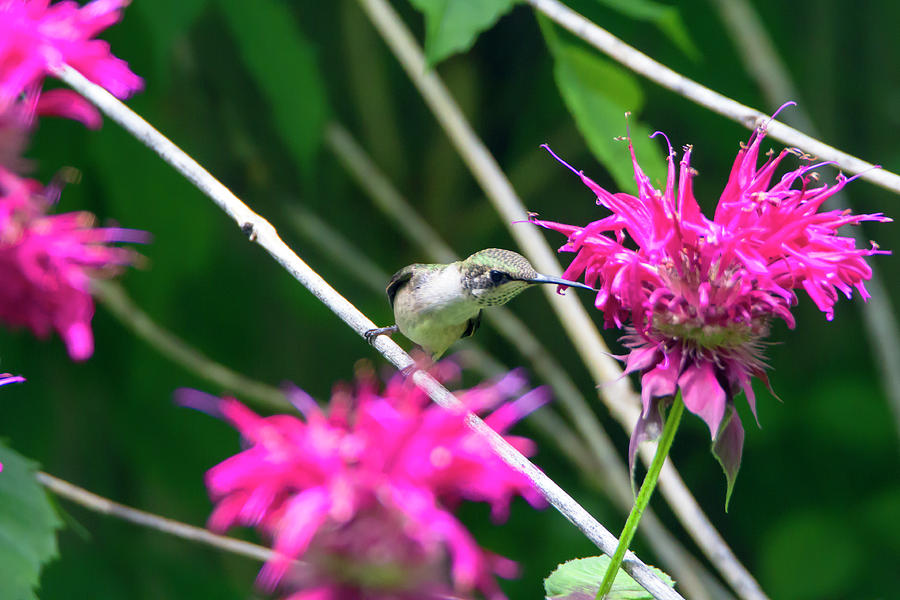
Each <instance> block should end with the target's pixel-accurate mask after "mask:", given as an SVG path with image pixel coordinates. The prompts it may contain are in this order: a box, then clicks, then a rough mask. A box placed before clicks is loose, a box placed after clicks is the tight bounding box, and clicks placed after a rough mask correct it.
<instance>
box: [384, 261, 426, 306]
mask: <svg viewBox="0 0 900 600" xmlns="http://www.w3.org/2000/svg"><path fill="white" fill-rule="evenodd" d="M418 266H419V265H407V266H405V267H403V268H402V269H400V270H399V271H397V272H396V273H394V276H393V277H391V280H390V281H389V282H388V285H387V296H388V300H389V301H390V303H391V308H394V298H395V297H396V296H397V291H398V290H399V289H400V288H402V287H403V286H404V285H406V284H407V283H409V280H410V279H412V276H413V271H414V270H415V268H416V267H418Z"/></svg>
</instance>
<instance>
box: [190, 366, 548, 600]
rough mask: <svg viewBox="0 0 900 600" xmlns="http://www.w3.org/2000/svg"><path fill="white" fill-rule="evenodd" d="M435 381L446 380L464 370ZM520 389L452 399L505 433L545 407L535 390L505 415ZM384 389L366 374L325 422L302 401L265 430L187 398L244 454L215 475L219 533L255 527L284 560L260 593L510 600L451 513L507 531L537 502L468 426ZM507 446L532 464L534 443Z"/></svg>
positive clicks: (498, 566) (277, 561) (482, 390)
mask: <svg viewBox="0 0 900 600" xmlns="http://www.w3.org/2000/svg"><path fill="white" fill-rule="evenodd" d="M434 369H435V370H434V371H433V372H432V374H433V375H435V376H436V377H439V378H441V379H447V377H448V376H449V375H450V374H451V372H454V371H455V369H456V367H455V365H452V363H448V362H447V361H444V362H443V363H439V364H438V365H436V366H435V368H434ZM523 384H524V380H523V379H522V377H521V376H520V375H519V374H518V373H515V372H513V373H511V374H509V375H507V376H506V377H504V378H502V379H500V380H499V381H496V382H494V383H492V384H489V385H484V386H481V387H477V388H472V389H469V390H464V391H462V392H458V393H457V395H458V397H459V398H460V400H462V402H463V403H464V404H465V405H466V406H467V407H468V408H469V409H470V410H472V411H474V412H481V413H484V412H487V411H493V412H491V414H490V415H489V416H487V417H486V421H487V423H488V424H489V425H491V426H492V427H493V428H494V429H495V430H497V431H498V432H501V433H503V432H505V431H506V430H507V429H509V428H510V427H511V426H512V425H513V424H514V423H515V422H516V421H518V420H519V419H521V418H522V417H524V416H525V415H527V414H528V413H530V412H531V411H532V410H534V409H536V408H538V407H539V406H541V405H542V404H543V403H544V402H545V401H546V394H545V393H544V391H543V390H540V389H538V390H534V391H531V392H528V393H526V394H525V395H524V396H522V397H520V398H519V399H518V400H515V401H513V402H507V400H509V399H510V398H511V397H514V396H515V395H516V394H517V393H518V392H519V391H520V390H521V389H522V386H523ZM378 388H379V386H378V385H377V383H376V382H375V381H374V379H373V378H372V377H371V376H369V375H366V374H363V375H362V376H359V377H358V379H357V383H356V385H355V387H350V386H338V387H336V388H335V390H334V392H333V394H332V397H331V402H330V406H329V408H328V411H327V413H326V412H323V411H322V410H320V409H319V407H318V406H317V405H316V403H315V402H314V401H313V400H312V399H311V398H309V397H308V396H306V395H305V394H303V393H302V392H301V391H299V390H296V391H295V393H294V394H293V395H294V404H295V405H296V406H297V408H298V409H299V410H300V411H301V412H302V413H303V418H298V417H295V416H291V415H277V416H273V417H268V418H263V417H260V416H258V415H256V414H254V413H253V412H252V411H250V410H249V409H248V408H246V407H245V406H244V405H243V404H241V403H239V402H238V401H237V400H234V399H224V400H219V399H218V398H210V397H206V398H202V397H200V396H198V395H199V394H200V392H196V391H194V390H180V391H179V392H178V398H179V402H180V403H182V404H185V405H189V406H193V407H195V408H203V409H204V410H207V411H209V409H210V408H212V412H218V413H219V414H221V415H222V416H224V418H225V419H227V420H228V421H229V422H231V423H232V424H233V425H234V426H235V427H236V428H237V429H238V430H239V431H240V432H241V435H242V436H243V438H244V440H245V444H246V449H245V450H244V451H243V452H241V453H239V454H237V455H236V456H233V457H231V458H229V459H227V460H225V461H224V462H222V463H221V464H219V465H217V466H215V467H213V468H212V469H211V470H210V471H209V472H208V473H207V477H206V483H207V487H208V488H209V492H210V495H211V497H212V498H213V500H214V501H215V502H216V508H215V510H214V511H213V513H212V515H211V517H210V520H209V525H210V527H211V528H212V529H213V530H216V531H225V530H226V529H228V528H229V527H231V526H233V525H238V524H239V525H247V526H254V527H256V528H257V529H259V530H260V531H261V532H262V533H263V534H264V535H266V536H267V537H270V538H271V539H272V540H273V549H274V550H275V551H276V552H277V553H278V556H277V558H274V559H272V560H270V561H269V562H268V563H266V565H265V566H264V567H263V570H262V571H261V572H260V583H261V584H262V585H263V586H264V587H265V588H268V589H271V588H274V587H275V586H276V585H277V584H280V586H281V588H282V589H284V590H287V593H288V594H289V596H288V598H290V600H300V599H312V598H316V599H332V600H344V599H347V598H367V599H374V600H378V599H384V600H387V599H395V600H418V599H422V598H434V599H437V598H446V597H448V595H449V594H452V595H453V597H460V595H464V596H468V595H470V594H471V593H472V592H473V590H476V589H477V590H480V591H481V592H482V593H483V594H485V596H487V597H488V598H504V596H503V594H502V592H501V591H500V588H499V587H498V586H497V583H496V581H495V580H494V575H500V576H502V577H511V576H513V575H514V574H515V563H513V562H511V561H509V560H508V559H505V558H502V557H499V556H496V555H493V554H491V553H489V552H487V551H485V550H483V549H482V548H480V547H479V546H478V545H477V543H476V542H475V540H474V539H473V537H472V535H471V534H470V533H469V532H468V531H467V530H466V528H465V526H464V525H463V524H462V523H461V522H460V521H459V520H458V519H457V518H456V517H455V516H454V515H453V508H454V507H455V506H456V505H457V504H459V502H461V501H464V500H468V501H480V502H487V503H488V504H490V505H491V508H492V514H493V516H494V518H495V520H498V521H501V520H504V519H505V518H506V515H507V511H508V507H509V503H510V501H511V500H512V498H513V497H514V496H516V495H521V496H523V497H524V498H525V499H527V500H528V501H529V502H530V503H531V504H533V505H536V506H540V505H542V504H543V501H542V498H541V496H540V495H539V493H538V492H537V490H535V489H534V488H533V487H532V486H531V484H530V482H529V481H528V480H527V479H525V478H524V477H523V476H522V475H520V474H519V473H517V472H516V471H514V470H512V469H511V468H510V467H509V466H508V465H506V464H505V463H504V462H502V461H501V460H500V459H499V458H498V457H497V456H496V455H495V454H494V453H493V452H492V450H491V448H490V447H489V445H488V443H487V442H486V441H485V440H483V439H482V438H481V437H479V436H478V435H476V434H474V433H473V432H472V431H470V430H469V429H468V427H466V424H465V419H464V414H462V413H454V412H450V411H447V410H445V409H443V408H441V407H439V406H437V405H434V404H432V403H431V401H430V400H429V398H428V397H427V396H426V395H425V394H424V393H423V392H422V391H421V390H419V389H418V388H417V387H415V386H414V385H413V384H412V383H411V382H409V381H406V380H405V379H404V378H403V377H400V376H396V377H394V378H393V379H391V380H390V382H389V383H388V384H387V386H386V388H385V389H384V390H379V389H378ZM204 396H205V395H204ZM210 400H212V403H210ZM506 439H507V440H508V441H509V442H510V443H512V444H513V445H514V446H516V447H517V448H518V449H519V450H521V451H522V452H524V453H526V454H531V453H532V452H533V451H534V444H533V443H532V442H531V441H530V440H528V439H525V438H520V437H514V436H507V437H506ZM297 559H302V561H303V562H302V563H295V562H294V561H295V560H297ZM447 568H449V576H448V575H447V574H446V573H445V571H446V569H447Z"/></svg>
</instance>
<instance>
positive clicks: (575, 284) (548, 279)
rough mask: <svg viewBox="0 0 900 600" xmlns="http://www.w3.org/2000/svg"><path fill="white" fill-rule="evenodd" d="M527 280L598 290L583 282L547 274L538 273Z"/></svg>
mask: <svg viewBox="0 0 900 600" xmlns="http://www.w3.org/2000/svg"><path fill="white" fill-rule="evenodd" d="M528 282H529V283H555V284H556V285H565V286H568V287H577V288H582V289H585V290H591V291H594V292H596V291H599V290H596V289H594V288H592V287H591V286H589V285H586V284H584V283H578V282H577V281H569V280H568V279H562V278H560V277H550V276H549V275H541V274H540V273H538V275H537V277H535V278H534V279H529V280H528Z"/></svg>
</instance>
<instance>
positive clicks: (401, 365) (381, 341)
mask: <svg viewBox="0 0 900 600" xmlns="http://www.w3.org/2000/svg"><path fill="white" fill-rule="evenodd" d="M55 75H56V76H57V77H59V78H60V79H62V80H63V81H64V82H65V83H66V84H67V85H69V86H70V87H72V88H73V89H75V90H76V91H77V92H78V93H79V94H81V95H82V96H84V97H85V98H87V99H88V100H89V101H90V102H92V103H93V104H94V105H96V106H97V107H98V108H99V109H100V110H101V111H102V112H103V113H104V114H105V115H107V116H108V117H109V118H110V119H112V120H113V121H115V122H116V123H118V124H119V125H121V126H122V127H123V128H124V129H125V130H126V131H128V132H129V133H130V134H131V135H133V136H134V137H136V138H137V139H138V140H140V141H141V142H142V143H144V144H146V145H147V146H148V147H149V148H150V149H151V150H153V151H154V152H156V153H157V154H158V155H159V156H160V157H161V158H162V159H163V160H164V161H166V162H167V163H169V164H170V165H171V166H173V167H174V168H175V169H176V170H177V171H178V172H179V173H181V174H182V175H183V176H184V177H185V178H186V179H188V181H190V182H192V183H193V184H194V185H195V186H197V188H198V189H200V190H201V191H202V192H203V193H204V194H206V195H207V196H208V197H209V198H210V199H211V200H212V201H213V202H214V203H215V204H216V205H217V206H218V207H219V208H221V209H222V210H223V211H224V212H225V213H226V214H227V215H228V216H230V217H231V218H232V219H233V220H234V221H235V223H237V225H238V227H240V229H241V231H242V232H243V233H244V234H245V235H246V236H247V237H248V239H249V240H250V241H251V242H255V243H257V244H259V245H260V246H261V247H262V248H263V249H264V250H266V251H267V252H268V253H269V254H270V255H271V256H272V258H274V259H275V260H276V261H277V262H278V263H279V264H280V265H281V266H282V267H284V268H285V269H286V270H287V271H288V272H289V273H290V274H291V275H292V276H293V277H294V278H295V279H296V280H297V281H298V282H300V283H301V284H302V285H303V286H304V287H306V289H308V290H309V291H310V292H311V293H312V294H313V295H314V296H315V297H316V298H318V299H319V300H320V301H321V302H322V303H323V304H325V305H326V306H327V307H328V308H329V309H330V310H331V311H332V312H334V313H335V314H336V315H337V316H338V317H339V318H340V319H341V320H342V321H344V322H345V323H346V324H347V325H349V326H350V327H351V328H352V329H353V330H354V331H356V333H357V334H358V335H359V336H360V337H363V334H364V333H365V332H366V331H368V330H369V329H373V328H374V327H375V324H374V323H373V322H372V321H371V320H370V319H369V318H368V317H366V316H365V315H364V314H363V313H362V312H360V311H359V309H357V308H356V307H355V306H354V305H353V304H352V303H350V302H349V301H348V300H347V299H346V298H344V297H343V296H341V295H340V294H339V293H338V292H337V290H335V289H334V288H333V287H331V286H330V285H329V284H328V282H326V281H325V280H324V279H322V277H321V276H320V275H319V274H318V273H316V272H315V271H314V270H313V269H312V268H310V267H309V265H307V264H306V263H305V262H304V261H303V260H302V259H301V258H300V257H299V256H297V254H296V253H294V251H293V250H291V248H290V247H289V246H288V245H287V244H285V243H284V241H283V240H282V239H281V237H279V235H278V232H277V231H276V230H275V228H274V227H273V226H272V224H271V223H269V222H268V221H266V220H265V219H264V218H263V217H261V216H260V215H258V214H256V213H255V212H253V211H252V210H251V209H250V207H248V206H247V205H246V204H244V203H243V202H242V201H241V200H240V199H239V198H238V197H237V196H235V195H234V194H233V193H232V192H231V191H230V190H229V189H228V188H226V187H225V186H224V185H222V183H221V182H219V181H218V180H217V179H215V178H214V177H213V176H212V175H211V174H210V173H209V172H208V171H206V169H204V168H203V167H201V166H200V165H199V164H198V163H197V162H196V161H195V160H194V159H192V158H191V157H190V156H188V155H187V154H186V153H185V152H184V151H183V150H181V149H180V148H178V146H176V145H175V144H173V143H172V142H171V141H170V140H169V139H168V138H166V137H165V136H163V135H162V134H161V133H160V132H159V131H157V130H156V129H155V128H153V126H151V125H150V124H149V123H147V122H146V121H145V120H144V119H142V118H141V117H140V116H139V115H137V114H136V113H134V112H132V111H131V110H130V109H129V108H128V107H127V106H125V105H124V104H122V103H121V102H120V101H119V100H117V99H116V98H115V97H114V96H112V95H111V94H110V93H109V92H107V91H106V90H104V89H103V88H101V87H100V86H97V85H95V84H93V83H91V82H90V81H88V80H87V79H86V78H85V77H84V76H83V75H81V73H79V72H78V71H76V70H75V69H73V68H71V67H69V66H68V65H65V66H63V67H61V68H59V69H58V70H57V71H56V72H55ZM373 346H374V347H375V348H376V349H377V350H378V351H379V352H380V353H381V354H382V356H384V357H385V358H386V359H387V360H388V361H389V362H391V363H392V364H393V365H394V366H395V367H397V368H398V369H400V370H402V371H404V372H407V373H408V372H410V371H411V374H410V375H409V377H410V378H411V379H412V381H413V382H414V383H415V384H416V385H417V386H418V387H419V388H421V389H422V390H423V391H425V392H426V393H427V394H428V395H429V397H430V398H431V399H432V400H433V401H434V402H436V403H437V404H439V405H441V406H443V407H444V408H448V409H450V410H454V411H458V412H461V413H466V412H467V410H466V408H465V406H464V405H463V404H462V403H461V402H460V401H459V400H458V399H457V398H456V397H455V396H453V394H451V393H450V392H449V391H447V389H446V388H445V387H444V386H442V385H441V384H440V383H438V382H437V381H436V380H435V379H434V378H433V377H431V376H430V375H428V374H427V373H425V372H424V371H420V370H415V369H416V366H415V363H414V362H413V360H412V358H410V356H409V355H408V354H407V353H406V352H404V351H403V349H402V348H400V346H398V345H397V344H396V343H395V342H393V341H392V340H391V339H390V338H388V337H386V336H379V337H378V338H377V339H376V340H375V341H374V343H373ZM466 424H467V425H468V426H469V427H470V428H471V429H472V430H473V431H475V432H476V433H478V434H479V435H481V436H483V437H484V438H485V439H486V441H487V442H488V443H489V444H490V445H491V447H492V448H493V449H494V451H495V452H496V453H497V455H498V456H500V458H502V459H503V461H504V462H506V463H507V464H508V465H510V466H511V467H513V468H514V469H515V470H516V471H518V472H520V473H522V474H523V475H524V476H525V477H527V478H528V479H529V480H530V481H531V482H532V483H533V484H534V486H535V488H536V489H537V490H539V491H540V493H541V494H542V495H543V496H544V498H546V499H547V501H548V502H549V503H550V504H551V505H552V506H553V507H555V508H556V509H557V510H558V511H559V512H560V513H561V514H562V515H563V516H565V517H566V518H567V519H568V520H569V521H571V522H572V523H573V524H574V525H575V526H576V527H578V529H579V530H580V531H581V532H582V533H583V534H584V535H585V536H586V537H587V538H588V539H589V540H591V542H593V543H594V544H596V545H597V547H598V548H600V550H601V551H603V552H604V553H606V554H612V553H613V552H614V551H615V547H616V544H617V540H616V538H615V536H614V535H612V534H611V533H610V532H609V531H607V530H606V529H605V528H604V527H603V526H602V525H601V524H600V523H599V522H598V521H597V520H596V519H594V517H592V516H591V515H590V513H588V512H587V511H586V510H585V509H584V508H583V507H582V506H581V505H580V504H578V503H577V502H576V501H575V500H574V499H573V498H572V497H571V496H569V494H567V493H566V492H565V490H563V489H562V488H561V487H559V485H557V484H556V482H554V481H553V480H552V479H550V477H548V476H547V475H546V474H544V473H543V472H542V471H541V470H540V469H538V468H537V467H536V466H535V465H534V464H532V463H531V462H530V461H529V460H528V459H527V458H525V457H524V456H523V455H522V454H521V453H520V452H519V451H518V450H516V449H515V448H513V447H512V446H511V445H510V444H509V443H508V442H507V441H506V440H505V439H503V437H502V436H500V435H499V434H498V433H497V432H495V431H494V430H493V429H491V428H490V427H488V426H487V424H485V423H484V421H482V420H481V419H479V418H478V417H477V416H475V415H473V414H472V413H470V412H469V413H468V414H467V415H466ZM623 568H624V569H625V571H626V572H627V573H628V574H629V575H631V576H632V577H633V578H634V579H635V581H637V582H638V583H639V584H640V585H641V586H643V587H644V588H645V589H646V590H647V591H649V592H650V593H651V594H652V595H653V596H654V597H655V598H661V599H675V598H681V596H680V595H679V594H678V593H677V592H675V590H673V589H672V588H670V587H669V586H667V585H666V584H665V583H663V582H662V581H661V580H660V579H659V578H658V577H656V575H655V574H654V573H653V572H652V571H651V570H650V568H649V567H648V566H647V565H646V564H644V563H643V562H642V561H641V560H640V559H639V558H637V556H635V555H634V554H633V553H629V555H628V556H627V557H626V559H625V562H623Z"/></svg>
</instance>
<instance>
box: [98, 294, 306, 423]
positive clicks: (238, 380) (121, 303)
mask: <svg viewBox="0 0 900 600" xmlns="http://www.w3.org/2000/svg"><path fill="white" fill-rule="evenodd" d="M91 292H92V293H93V295H94V297H95V298H97V299H98V300H100V303H101V304H103V305H104V306H105V307H106V308H107V309H108V310H109V312H110V313H112V315H113V316H114V317H116V318H117V319H118V320H119V322H120V323H122V324H123V325H125V326H126V327H128V328H129V329H131V331H133V332H134V333H135V334H137V336H138V337H140V338H142V339H143V340H144V341H145V342H147V343H148V344H150V345H151V346H153V347H154V348H156V349H157V350H158V351H159V353H160V354H162V355H163V356H167V357H169V358H170V359H171V360H172V361H174V362H175V363H176V364H179V365H181V366H182V367H184V368H185V369H187V370H188V371H191V372H193V373H194V374H195V375H198V376H199V377H202V378H203V379H206V380H207V381H210V382H212V383H215V384H216V385H218V386H220V387H221V388H222V389H223V390H225V391H227V392H229V393H234V394H236V395H237V396H239V397H241V398H242V399H244V400H247V401H249V402H253V403H255V404H257V405H258V406H262V407H265V408H267V409H270V410H282V411H283V410H293V407H292V406H291V403H290V402H288V401H287V399H286V398H285V396H284V393H283V392H282V391H281V390H279V389H278V388H276V387H273V386H271V385H266V384H264V383H260V382H258V381H254V380H252V379H250V378H248V377H245V376H243V375H241V374H240V373H237V372H235V371H232V370H231V369H229V368H227V367H225V366H223V365H221V364H219V363H217V362H216V361H214V360H212V359H210V358H208V357H206V356H205V355H204V354H203V353H202V352H200V351H199V350H197V349H196V348H194V347H192V346H190V345H188V344H186V343H185V342H184V340H182V339H180V338H178V337H176V336H175V335H173V334H172V333H170V332H169V331H166V330H165V329H163V328H162V327H160V326H159V325H157V324H156V323H155V322H154V321H153V319H151V318H150V317H149V316H148V315H147V313H145V312H144V311H142V310H141V309H140V308H139V307H138V306H137V305H136V304H135V303H134V302H133V301H132V300H131V298H129V297H128V294H126V293H125V290H123V289H122V286H120V285H119V284H117V283H114V282H111V281H93V282H92V289H91Z"/></svg>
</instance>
